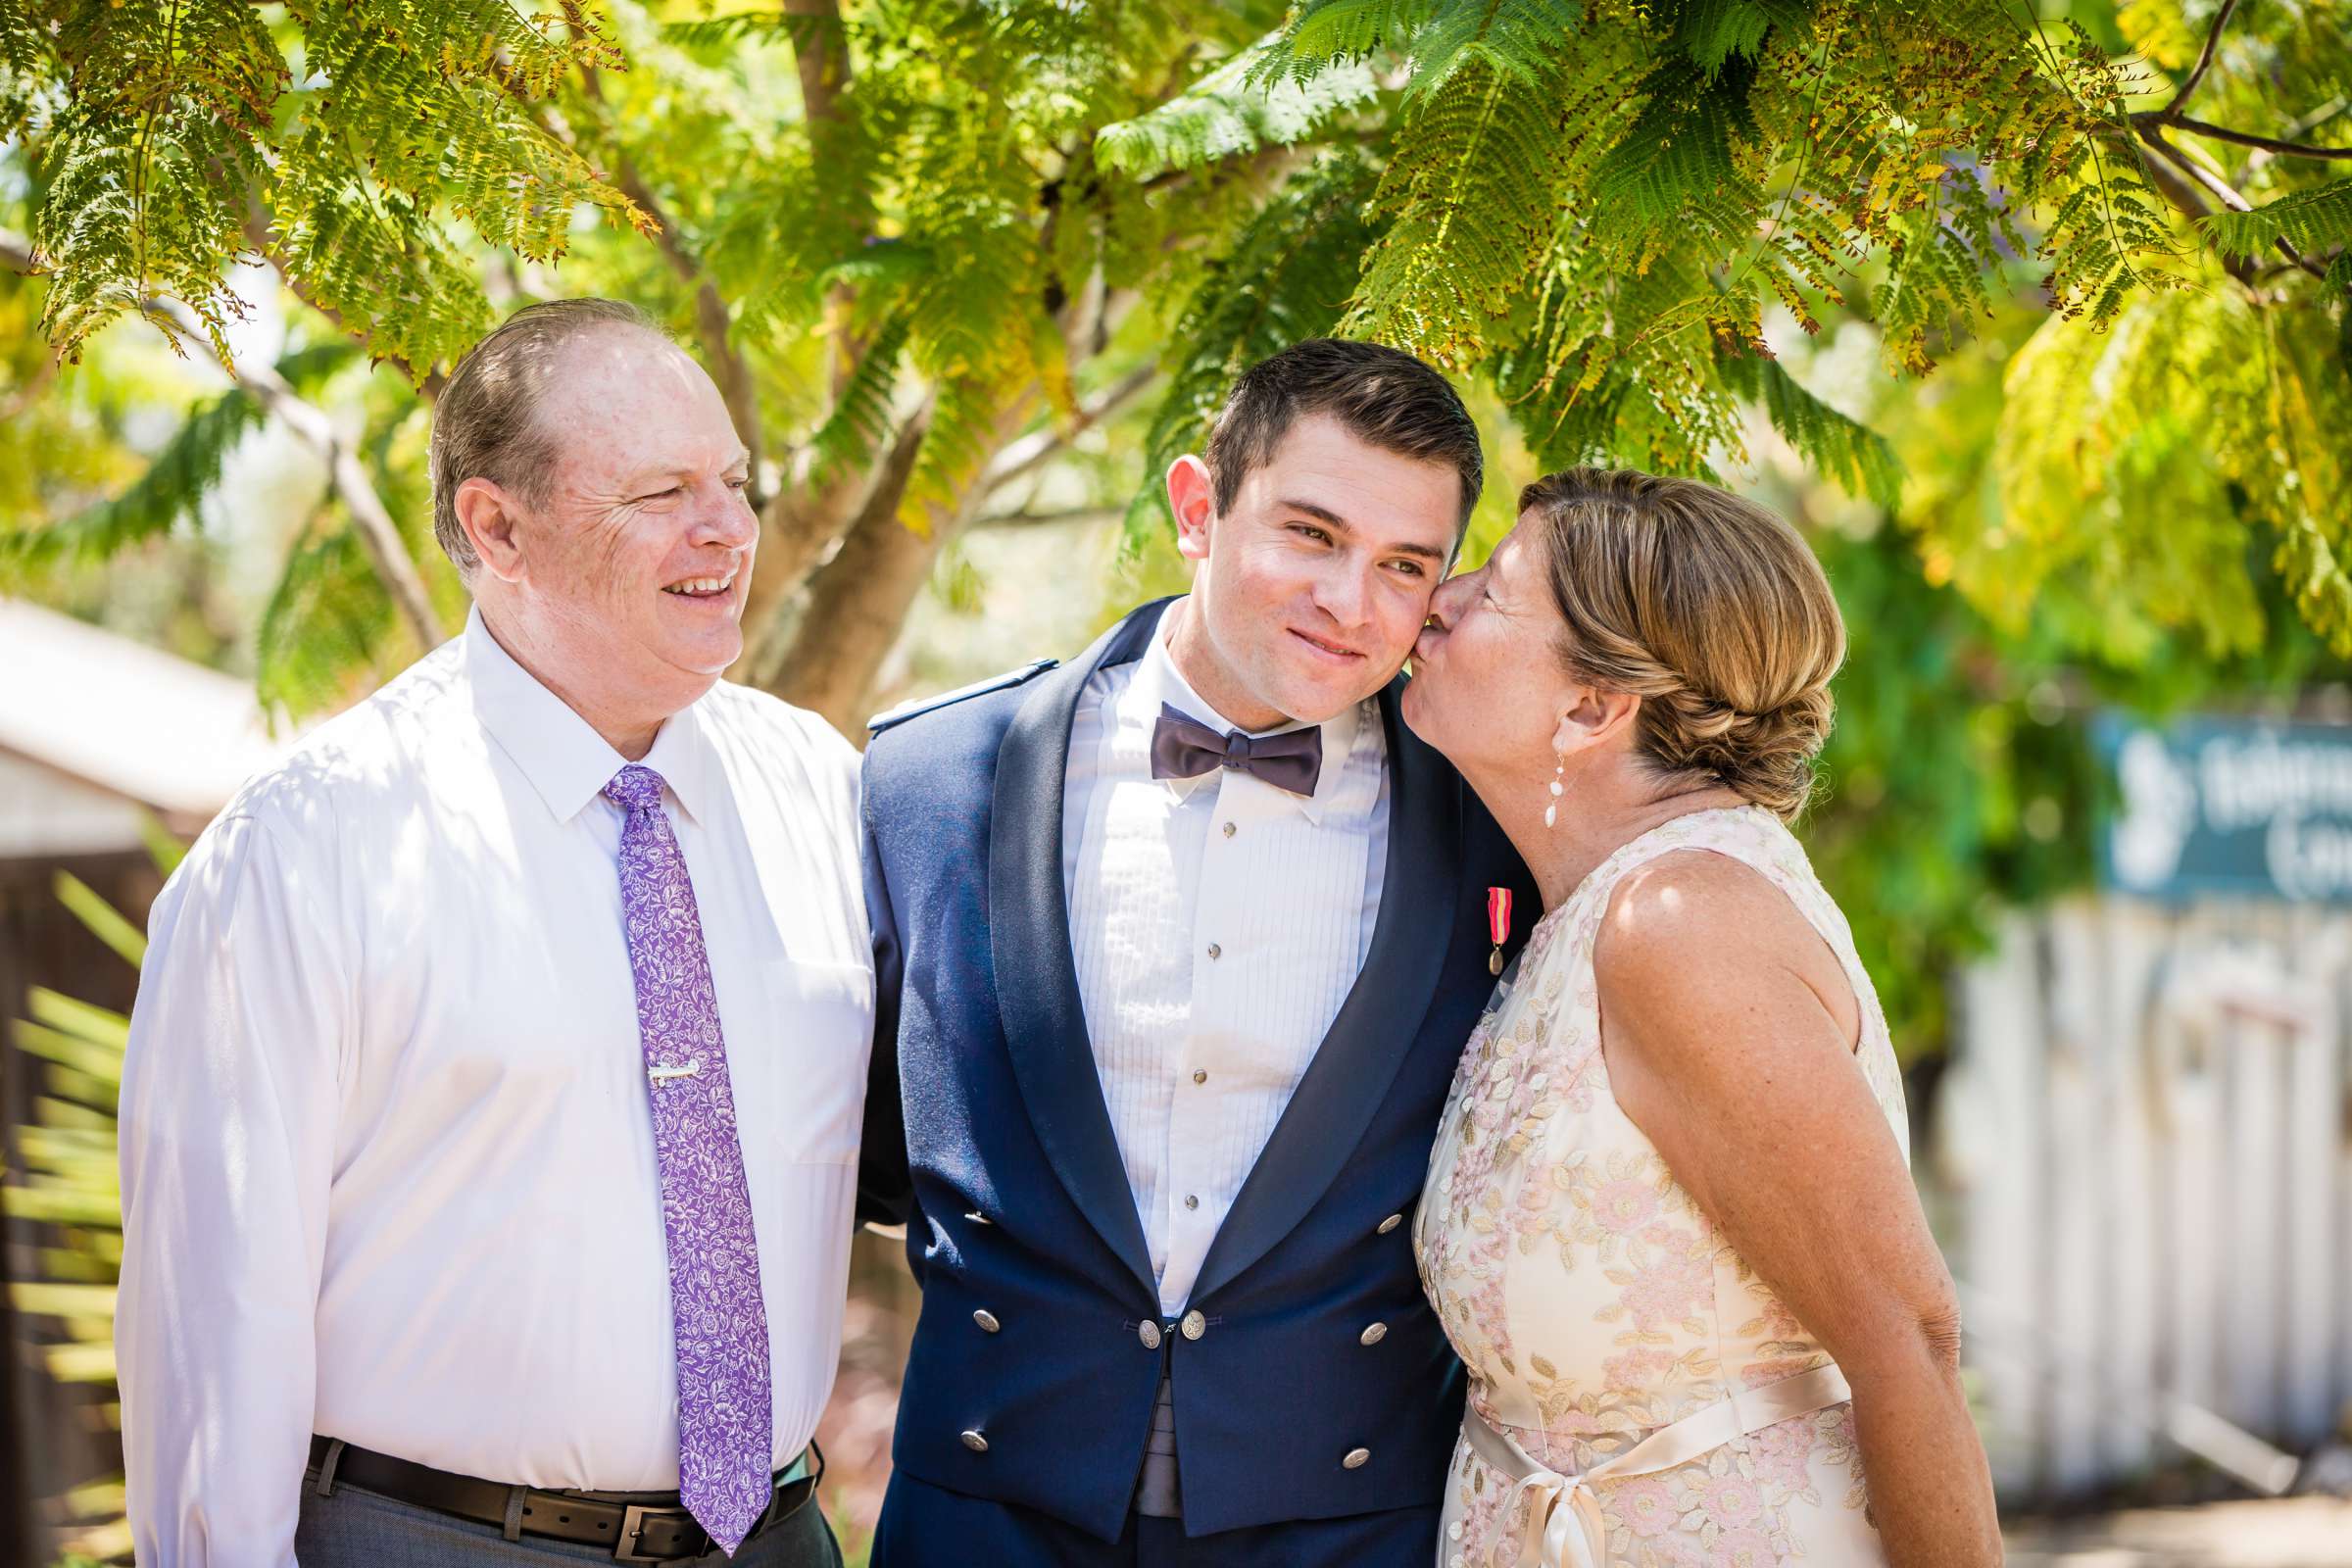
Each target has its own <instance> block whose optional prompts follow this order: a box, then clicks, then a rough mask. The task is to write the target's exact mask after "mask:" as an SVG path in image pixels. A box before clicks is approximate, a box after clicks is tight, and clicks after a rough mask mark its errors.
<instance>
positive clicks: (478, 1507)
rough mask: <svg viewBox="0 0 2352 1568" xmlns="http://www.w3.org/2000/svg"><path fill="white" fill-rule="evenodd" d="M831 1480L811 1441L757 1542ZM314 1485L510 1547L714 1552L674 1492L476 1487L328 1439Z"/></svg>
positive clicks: (314, 1462) (634, 1553)
mask: <svg viewBox="0 0 2352 1568" xmlns="http://www.w3.org/2000/svg"><path fill="white" fill-rule="evenodd" d="M824 1473H825V1460H824V1455H823V1454H821V1453H819V1452H817V1449H816V1445H815V1444H813V1443H812V1444H810V1445H809V1447H808V1450H807V1451H806V1452H804V1453H803V1454H802V1455H801V1456H800V1457H799V1458H798V1459H795V1460H794V1461H793V1462H792V1463H791V1464H789V1465H786V1466H785V1467H784V1468H783V1469H782V1470H779V1471H777V1472H776V1477H775V1483H776V1487H775V1495H773V1496H771V1497H770V1498H769V1499H768V1504H767V1511H766V1512H765V1513H763V1514H761V1515H760V1520H759V1523H757V1524H755V1525H754V1526H753V1527H752V1535H754V1536H757V1535H758V1534H760V1532H761V1531H762V1530H765V1529H767V1528H768V1527H769V1526H770V1525H773V1524H775V1523H777V1522H778V1521H780V1520H782V1519H784V1518H786V1517H787V1516H789V1515H791V1514H793V1513H795V1512H797V1511H798V1510H799V1508H800V1506H801V1504H803V1503H805V1502H807V1501H808V1500H809V1497H810V1496H811V1495H813V1494H814V1493H815V1491H816V1483H817V1481H818V1480H819V1479H820V1478H821V1477H822V1476H823V1475H824ZM307 1480H308V1482H309V1484H310V1485H311V1486H312V1488H313V1489H314V1490H316V1491H317V1492H318V1493H319V1495H320V1496H327V1495H331V1494H332V1493H333V1491H334V1488H335V1487H336V1485H337V1484H338V1483H349V1484H350V1485H352V1486H355V1487H359V1488H361V1489H363V1490H365V1491H368V1492H374V1493H380V1494H382V1495H384V1496H387V1497H390V1498H393V1499H394V1500H395V1501H399V1502H407V1503H414V1504H416V1505H417V1507H420V1508H431V1509H433V1510H434V1511H436V1512H439V1513H446V1514H455V1515H456V1516H457V1517H459V1518H461V1519H471V1520H473V1521H474V1522H475V1523H477V1524H485V1525H490V1526H492V1527H494V1528H496V1529H497V1530H499V1531H500V1532H501V1533H502V1534H504V1535H505V1536H506V1537H507V1539H508V1540H510V1541H512V1540H514V1539H515V1538H516V1537H517V1536H518V1535H521V1536H547V1537H550V1538H552V1539H554V1540H557V1541H570V1542H577V1543H579V1544H585V1545H591V1546H610V1547H612V1548H613V1560H614V1561H616V1562H630V1563H657V1562H671V1561H675V1560H678V1559H680V1558H690V1557H699V1556H701V1555H702V1554H703V1553H705V1552H707V1551H709V1550H711V1537H710V1534H709V1532H707V1531H705V1530H704V1529H703V1527H702V1526H701V1525H699V1524H697V1523H695V1520H694V1515H693V1514H691V1513H689V1512H687V1511H686V1508H685V1507H684V1505H683V1504H681V1503H680V1502H679V1501H678V1495H677V1494H676V1493H674V1492H550V1491H546V1490H544V1489H542V1488H538V1487H521V1486H512V1485H508V1484H506V1483H503V1482H497V1481H477V1480H475V1479H473V1478H472V1477H470V1476H458V1475H451V1474H449V1473H448V1472H447V1471H444V1470H435V1469H432V1468H431V1467H429V1466H426V1465H421V1464H417V1463H414V1462H412V1461H410V1460H407V1459H396V1458H394V1457H392V1455H390V1454H388V1453H373V1452H370V1451H369V1450H368V1449H366V1448H355V1447H353V1446H351V1445H350V1444H348V1443H343V1442H341V1441H339V1440H337V1439H334V1438H324V1437H315V1438H313V1439H311V1468H310V1474H309V1476H308V1477H307ZM746 1539H749V1538H748V1537H747V1538H746Z"/></svg>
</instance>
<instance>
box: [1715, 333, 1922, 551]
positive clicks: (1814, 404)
mask: <svg viewBox="0 0 2352 1568" xmlns="http://www.w3.org/2000/svg"><path fill="white" fill-rule="evenodd" d="M1716 368H1717V370H1718V371H1719V373H1721V375H1722V376H1723V379H1724V384H1725V385H1727V386H1730V387H1732V388H1733V389H1735V390H1736V391H1738V392H1739V393H1740V395H1741V396H1742V397H1745V398H1748V399H1750V400H1751V401H1753V402H1755V403H1756V404H1758V405H1760V406H1761V407H1762V409H1763V411H1764V417H1766V418H1768V419H1770V420H1771V421H1772V427H1773V428H1774V429H1775V430H1778V431H1779V432H1780V433H1781V436H1782V438H1783V439H1784V440H1786V441H1787V442H1788V443H1789V445H1790V446H1792V447H1794V448H1795V449H1796V450H1797V451H1798V452H1799V453H1800V454H1802V455H1803V457H1804V459H1805V461H1806V462H1807V463H1809V464H1811V465H1812V466H1814V467H1816V468H1818V469H1820V470H1821V471H1822V472H1823V473H1825V474H1827V475H1828V476H1829V477H1830V478H1832V479H1834V480H1836V481H1837V482H1838V484H1840V485H1843V486H1844V487H1845V489H1846V490H1847V491H1848V492H1850V493H1851V494H1854V495H1857V496H1862V497H1865V498H1867V499H1869V500H1871V501H1874V502H1876V503H1877V504H1878V505H1879V506H1881V507H1883V508H1885V509H1886V510H1887V511H1888V512H1892V511H1894V510H1895V508H1896V507H1897V506H1898V505H1900V503H1901V500H1902V488H1903V471H1902V466H1901V465H1900V464H1899V463H1897V462H1896V461H1895V456H1894V451H1893V449H1892V448H1891V447H1889V446H1887V441H1886V438H1885V437H1883V436H1881V435H1879V434H1878V433H1877V432H1876V431H1874V430H1872V429H1871V428H1870V427H1869V426H1867V425H1865V424H1863V423H1862V422H1861V421H1859V420H1858V419H1855V418H1854V417H1851V416H1850V415H1846V414H1841V413H1839V412H1838V410H1836V409H1834V408H1832V407H1830V406H1829V405H1828V404H1827V403H1824V402H1822V401H1821V399H1820V398H1818V397H1815V396H1814V395H1813V394H1812V393H1811V392H1808V391H1806V390H1805V388H1804V387H1803V386H1801V385H1799V384H1798V383H1797V380H1796V378H1795V377H1794V376H1792V375H1790V374H1789V371H1788V369H1787V368H1786V367H1784V366H1783V365H1782V364H1781V362H1780V361H1778V360H1773V359H1766V358H1763V357H1762V356H1759V355H1750V354H1725V355H1723V356H1721V357H1720V358H1719V359H1718V360H1717V363H1716Z"/></svg>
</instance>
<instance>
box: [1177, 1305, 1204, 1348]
mask: <svg viewBox="0 0 2352 1568" xmlns="http://www.w3.org/2000/svg"><path fill="white" fill-rule="evenodd" d="M1176 1326H1177V1327H1178V1328H1180V1329H1182V1330H1183V1331H1184V1337H1185V1338H1186V1339H1188V1340H1197V1339H1199V1338H1200V1337H1201V1335H1203V1334H1206V1333H1207V1332H1208V1319H1206V1318H1204V1317H1202V1316H1201V1309H1200V1308H1199V1307H1195V1308H1193V1310H1191V1311H1190V1312H1187V1313H1185V1314H1184V1321H1183V1322H1181V1323H1179V1324H1177V1325H1176Z"/></svg>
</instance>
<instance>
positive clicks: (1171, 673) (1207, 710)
mask: <svg viewBox="0 0 2352 1568" xmlns="http://www.w3.org/2000/svg"><path fill="white" fill-rule="evenodd" d="M1182 604H1183V601H1182V600H1179V601H1177V603H1176V604H1174V605H1170V606H1169V607H1168V611H1167V613H1164V614H1162V615H1161V616H1160V617H1159V626H1158V628H1157V629H1156V630H1155V631H1154V632H1153V633H1152V641H1151V643H1150V645H1149V646H1148V647H1146V648H1145V649H1144V653H1143V657H1142V658H1141V659H1139V660H1137V661H1136V669H1135V678H1134V679H1133V680H1131V681H1129V682H1128V685H1127V691H1126V694H1125V696H1124V697H1123V698H1121V699H1120V702H1119V709H1120V716H1121V717H1122V718H1123V719H1125V720H1126V721H1127V722H1129V723H1134V724H1140V725H1142V726H1144V727H1145V728H1147V729H1149V728H1150V727H1151V726H1152V725H1153V724H1155V723H1157V722H1158V721H1159V710H1160V705H1161V704H1163V703H1164V704H1166V705H1167V706H1169V707H1170V708H1173V709H1175V710H1176V711H1178V712H1180V713H1183V714H1185V715H1186V716H1187V717H1189V718H1194V719H1198V720H1199V721H1200V722H1201V723H1203V724H1206V725H1207V726H1208V727H1209V728H1211V729H1215V730H1236V729H1241V726H1240V725H1239V724H1236V723H1235V722H1233V720H1231V719H1229V718H1227V717H1226V716H1225V715H1224V714H1222V713H1220V712H1218V711H1216V709H1214V708H1213V707H1211V706H1210V705H1209V704H1208V703H1207V701H1206V700H1204V699H1203V698H1202V697H1201V694H1200V693H1199V692H1196V691H1195V690H1193V685H1192V682H1190V681H1188V680H1186V679H1185V678H1184V672H1183V671H1182V670H1180V669H1178V668H1177V667H1176V658H1175V656H1174V655H1173V654H1171V653H1169V652H1168V638H1169V635H1170V634H1171V633H1172V632H1173V631H1174V630H1175V626H1176V613H1177V611H1178V609H1179V607H1181V606H1182ZM1363 712H1364V705H1363V704H1362V703H1355V704H1352V705H1351V706H1349V707H1348V708H1347V709H1345V710H1343V711H1341V712H1340V713H1338V714H1337V715H1335V716H1333V717H1331V718H1327V719H1325V720H1324V721H1323V726H1322V727H1323V768H1322V771H1321V772H1320V773H1318V774H1317V775H1316V777H1315V793H1314V794H1313V795H1311V796H1307V795H1291V794H1289V792H1288V791H1284V792H1282V793H1283V794H1284V795H1285V796H1286V797H1287V798H1288V799H1289V800H1291V801H1294V802H1296V803H1297V804H1298V807H1299V810H1300V811H1301V812H1303V813H1304V814H1305V816H1306V819H1307V820H1308V821H1309V822H1312V823H1314V824H1316V825H1317V826H1320V825H1321V824H1322V821H1323V815H1324V813H1325V812H1326V811H1328V810H1329V809H1331V802H1332V797H1333V796H1334V795H1336V794H1337V793H1338V792H1339V789H1340V780H1341V775H1342V774H1344V773H1345V772H1346V771H1347V762H1348V753H1349V752H1351V751H1353V750H1354V748H1355V738H1356V733H1357V731H1358V729H1359V728H1361V726H1362V723H1363ZM1313 727H1314V726H1312V725H1310V724H1302V723H1300V722H1299V721H1298V720H1296V719H1294V720H1292V721H1291V722H1289V723H1287V724H1277V725H1275V726H1274V727H1273V728H1272V729H1260V730H1243V731H1242V733H1244V734H1245V735H1249V736H1250V737H1251V738H1252V739H1254V738H1256V737H1257V736H1260V735H1280V734H1284V733H1286V732H1287V731H1290V730H1295V729H1311V728H1313ZM1216 776H1217V775H1216V773H1215V771H1214V770H1212V771H1210V772H1206V773H1201V774H1197V775H1195V776H1194V777H1192V778H1170V779H1161V780H1160V781H1159V782H1160V783H1161V784H1163V785H1165V786H1166V787H1167V788H1168V789H1169V790H1170V791H1172V792H1173V793H1174V794H1175V796H1176V798H1177V799H1178V800H1184V799H1186V798H1188V797H1189V796H1190V795H1191V794H1192V793H1193V791H1194V790H1196V789H1199V788H1200V787H1201V786H1202V785H1203V784H1206V783H1207V782H1209V780H1211V779H1213V778H1215V777H1216Z"/></svg>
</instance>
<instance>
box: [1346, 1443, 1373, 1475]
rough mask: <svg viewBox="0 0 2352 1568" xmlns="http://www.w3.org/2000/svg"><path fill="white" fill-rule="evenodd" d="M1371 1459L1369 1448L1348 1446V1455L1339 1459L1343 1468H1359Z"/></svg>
mask: <svg viewBox="0 0 2352 1568" xmlns="http://www.w3.org/2000/svg"><path fill="white" fill-rule="evenodd" d="M1371 1461H1372V1450H1371V1449H1370V1448H1349V1449H1348V1457H1347V1458H1345V1459H1342V1460H1341V1461H1340V1468H1341V1469H1343V1470H1361V1469H1362V1468H1363V1467H1364V1466H1365V1465H1367V1464H1369V1463H1371Z"/></svg>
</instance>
